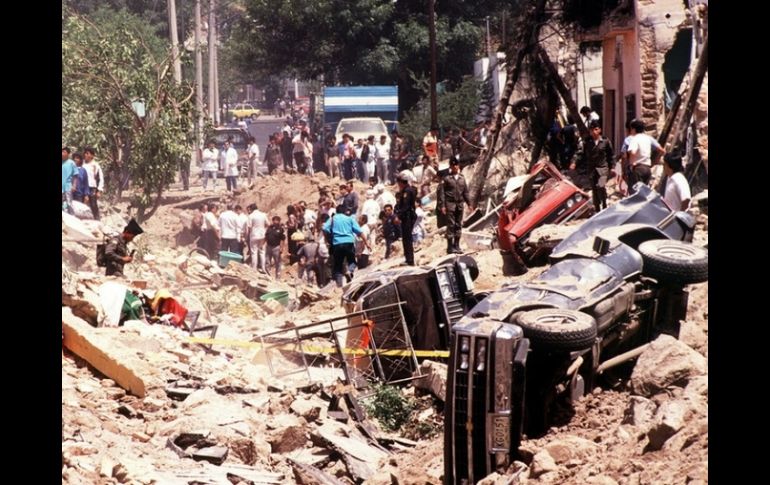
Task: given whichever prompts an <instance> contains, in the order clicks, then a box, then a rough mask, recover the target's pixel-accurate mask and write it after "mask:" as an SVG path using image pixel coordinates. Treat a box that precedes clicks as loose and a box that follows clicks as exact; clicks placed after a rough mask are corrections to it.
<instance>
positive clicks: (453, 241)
mask: <svg viewBox="0 0 770 485" xmlns="http://www.w3.org/2000/svg"><path fill="white" fill-rule="evenodd" d="M449 170H450V173H449V175H447V176H446V177H444V178H443V180H442V181H441V183H440V184H439V185H438V208H439V209H440V210H441V213H442V214H444V215H446V216H447V229H446V238H447V250H446V251H447V254H452V253H462V250H461V249H460V236H461V233H462V228H463V226H462V223H463V203H466V204H468V206H470V204H471V203H470V200H469V198H468V183H467V182H466V181H465V177H463V175H462V174H461V173H460V162H459V161H458V160H457V159H456V158H453V159H452V160H451V161H450V165H449ZM470 210H471V212H473V208H470Z"/></svg>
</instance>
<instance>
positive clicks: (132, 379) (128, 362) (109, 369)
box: [62, 307, 163, 398]
mask: <svg viewBox="0 0 770 485" xmlns="http://www.w3.org/2000/svg"><path fill="white" fill-rule="evenodd" d="M62 329H63V331H64V342H63V343H64V346H65V347H67V348H68V349H69V350H71V351H72V352H73V353H74V354H75V355H77V356H79V357H81V358H82V359H84V360H85V361H86V362H88V363H89V364H91V365H92V366H93V367H94V368H96V369H97V370H98V371H99V372H101V373H102V374H104V375H105V376H107V377H109V378H110V379H112V380H113V381H115V382H116V383H117V384H118V385H119V386H120V387H122V388H123V389H125V390H126V391H128V392H129V393H131V394H133V395H135V396H138V397H141V398H144V397H145V395H146V393H147V390H148V389H150V388H156V387H157V388H159V387H161V386H162V385H163V381H162V380H161V379H160V378H158V377H157V375H156V373H155V372H154V369H152V367H151V366H149V365H148V364H147V363H146V362H145V360H144V359H141V358H140V357H139V356H138V355H137V352H135V351H133V350H131V349H128V348H127V347H126V346H125V345H123V344H122V343H121V342H120V341H118V340H117V339H114V338H110V336H108V334H106V333H104V332H103V330H106V331H112V330H108V329H97V328H93V327H92V326H91V325H89V324H88V323H86V322H85V321H84V320H82V319H81V318H78V317H76V316H75V315H73V314H72V311H71V310H70V309H69V308H67V307H62Z"/></svg>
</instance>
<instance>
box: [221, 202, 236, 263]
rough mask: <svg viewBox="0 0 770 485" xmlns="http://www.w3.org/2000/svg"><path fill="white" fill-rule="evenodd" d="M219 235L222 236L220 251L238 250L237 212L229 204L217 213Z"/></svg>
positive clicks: (233, 251) (232, 251)
mask: <svg viewBox="0 0 770 485" xmlns="http://www.w3.org/2000/svg"><path fill="white" fill-rule="evenodd" d="M219 235H220V237H221V238H222V251H230V252H231V253H237V252H238V241H239V240H240V237H239V235H238V214H236V213H235V211H234V210H233V206H232V205H231V204H228V205H227V209H225V210H224V212H222V213H221V214H220V215H219Z"/></svg>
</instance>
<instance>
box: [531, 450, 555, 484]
mask: <svg viewBox="0 0 770 485" xmlns="http://www.w3.org/2000/svg"><path fill="white" fill-rule="evenodd" d="M558 469H559V466H558V465H557V464H556V460H554V459H553V457H552V456H551V454H550V453H549V452H548V450H541V451H539V452H537V453H536V454H535V456H534V457H533V458H532V468H531V470H530V472H529V475H530V476H531V477H532V478H537V477H539V476H540V475H542V474H544V473H548V472H553V471H556V470H558Z"/></svg>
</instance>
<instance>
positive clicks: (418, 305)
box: [342, 255, 486, 382]
mask: <svg viewBox="0 0 770 485" xmlns="http://www.w3.org/2000/svg"><path fill="white" fill-rule="evenodd" d="M362 273H363V272H362ZM478 274H479V270H478V266H477V264H476V261H475V260H474V259H473V258H472V257H470V256H467V255H462V256H455V255H449V256H445V257H443V258H441V259H438V260H437V261H435V262H434V263H433V264H431V265H430V266H404V267H397V268H392V269H385V270H378V268H372V270H371V271H369V270H367V271H366V273H363V274H360V275H357V276H356V277H355V278H354V279H353V280H352V281H351V282H350V283H349V284H348V285H347V286H346V288H345V290H344V293H343V295H342V304H343V306H344V307H345V310H346V312H347V313H349V314H350V313H356V312H366V315H367V318H368V319H370V320H371V321H372V325H371V340H372V341H373V342H374V345H375V346H376V348H377V349H409V348H413V349H420V350H425V351H431V350H444V351H445V350H446V349H447V348H448V347H449V341H450V333H449V329H450V328H451V326H452V325H454V324H456V323H457V322H459V321H460V319H461V318H462V316H463V315H465V313H467V311H468V310H470V309H471V308H472V307H473V306H475V305H476V303H478V301H479V300H480V299H482V298H484V297H485V296H486V293H474V288H473V281H474V280H475V279H476V278H477V277H478ZM352 323H356V322H352ZM403 327H405V328H403ZM402 329H403V331H402ZM361 342H362V337H361V335H360V333H359V332H349V333H348V335H347V337H346V343H347V345H346V346H347V347H349V348H355V347H360V346H361ZM395 363H396V362H395V361H393V362H391V364H395ZM416 364H417V362H416V361H414V362H412V363H411V365H409V366H406V365H398V368H393V369H386V370H385V371H386V373H387V375H388V376H389V378H388V379H387V381H388V382H394V381H396V380H397V379H399V378H408V377H410V376H411V372H412V371H413V370H414V367H416ZM383 365H384V366H388V365H389V364H388V362H387V360H384V361H383Z"/></svg>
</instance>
